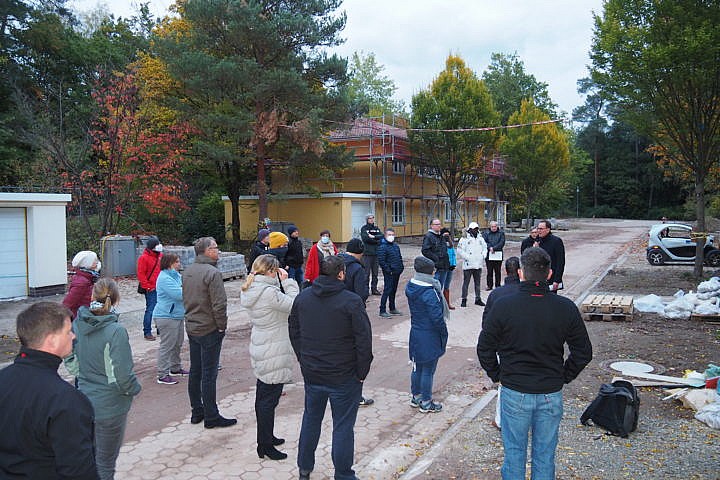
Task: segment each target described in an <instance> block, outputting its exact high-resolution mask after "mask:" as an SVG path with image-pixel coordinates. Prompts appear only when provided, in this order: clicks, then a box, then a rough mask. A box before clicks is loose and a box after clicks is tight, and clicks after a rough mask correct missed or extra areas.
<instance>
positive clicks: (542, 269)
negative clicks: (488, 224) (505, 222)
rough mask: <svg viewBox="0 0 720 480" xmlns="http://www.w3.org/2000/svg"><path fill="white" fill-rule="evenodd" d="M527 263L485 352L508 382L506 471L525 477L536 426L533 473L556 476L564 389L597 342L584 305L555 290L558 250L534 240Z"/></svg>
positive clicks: (494, 320) (481, 343)
mask: <svg viewBox="0 0 720 480" xmlns="http://www.w3.org/2000/svg"><path fill="white" fill-rule="evenodd" d="M520 264H521V267H520V271H519V273H520V280H521V283H520V291H519V292H517V293H515V294H513V295H509V296H506V297H503V298H501V299H499V300H498V301H497V302H495V304H494V305H493V306H492V309H491V310H490V313H489V314H488V318H487V319H486V322H485V323H484V325H483V329H482V331H481V332H480V337H479V339H478V345H477V354H478V359H479V360H480V364H481V365H482V367H483V369H485V371H486V372H487V374H488V376H489V377H490V379H491V380H492V381H493V382H498V381H499V382H501V383H502V402H500V409H501V427H502V438H503V446H504V448H505V460H504V462H503V466H502V470H501V473H502V478H503V479H505V480H508V479H518V478H525V462H526V460H527V446H528V434H529V432H530V431H532V439H533V446H532V478H555V450H556V449H557V442H558V429H559V427H560V420H561V419H562V413H563V395H562V389H563V386H564V385H565V384H566V383H570V382H571V381H573V380H574V379H575V377H577V376H578V374H579V373H580V372H581V371H582V370H583V368H585V366H586V365H587V364H588V363H589V362H590V360H592V344H591V343H590V338H589V337H588V333H587V330H586V329H585V324H584V323H583V320H582V318H581V317H580V311H579V310H578V308H577V306H575V304H574V303H573V302H572V300H570V299H568V298H565V297H561V296H559V295H554V294H552V293H550V292H549V291H548V279H550V278H551V275H552V271H551V270H550V256H549V255H548V254H547V253H546V252H545V251H544V250H543V249H541V248H539V247H531V248H528V249H527V250H525V253H523V254H522V257H521V259H520ZM566 344H567V346H568V350H569V352H570V353H569V355H568V356H567V358H565V345H566ZM498 358H499V361H498Z"/></svg>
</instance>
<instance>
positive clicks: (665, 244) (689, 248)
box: [646, 223, 720, 267]
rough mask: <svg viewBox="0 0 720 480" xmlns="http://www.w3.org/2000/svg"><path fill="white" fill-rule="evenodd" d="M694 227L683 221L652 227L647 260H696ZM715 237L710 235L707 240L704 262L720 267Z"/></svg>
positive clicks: (686, 261) (649, 235) (658, 263)
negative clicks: (684, 223)
mask: <svg viewBox="0 0 720 480" xmlns="http://www.w3.org/2000/svg"><path fill="white" fill-rule="evenodd" d="M691 234H692V227H689V226H687V225H683V224H681V223H661V224H659V225H653V226H652V227H650V232H649V233H648V237H649V238H648V246H647V255H646V258H647V261H648V263H650V265H664V264H666V263H693V262H695V239H694V238H693V237H692V235H691ZM714 240H715V237H714V236H713V235H708V237H707V239H706V240H705V255H704V263H705V265H709V266H711V267H720V250H718V249H717V248H715V247H714V246H713V245H714V244H713V242H714Z"/></svg>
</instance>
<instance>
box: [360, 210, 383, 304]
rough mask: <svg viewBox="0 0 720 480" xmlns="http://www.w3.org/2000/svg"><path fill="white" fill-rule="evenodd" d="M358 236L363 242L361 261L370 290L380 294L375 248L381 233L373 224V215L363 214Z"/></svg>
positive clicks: (381, 237) (378, 243) (381, 235)
mask: <svg viewBox="0 0 720 480" xmlns="http://www.w3.org/2000/svg"><path fill="white" fill-rule="evenodd" d="M360 238H361V239H362V242H363V247H365V250H364V251H363V262H364V264H365V275H367V277H368V278H369V279H370V286H371V292H372V294H373V295H381V293H380V292H379V291H378V288H377V285H378V258H377V248H378V245H380V240H382V239H383V233H382V232H381V231H380V229H379V228H378V227H377V226H376V225H375V215H374V214H372V213H368V214H367V215H366V216H365V225H363V226H362V228H361V229H360Z"/></svg>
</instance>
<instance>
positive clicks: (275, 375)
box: [240, 254, 300, 460]
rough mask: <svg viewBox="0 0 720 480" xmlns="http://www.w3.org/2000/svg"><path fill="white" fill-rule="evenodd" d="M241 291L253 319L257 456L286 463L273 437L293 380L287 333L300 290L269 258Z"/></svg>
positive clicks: (258, 263) (262, 258) (259, 260)
mask: <svg viewBox="0 0 720 480" xmlns="http://www.w3.org/2000/svg"><path fill="white" fill-rule="evenodd" d="M242 291H243V294H242V296H241V299H240V304H241V305H242V306H243V307H244V308H245V309H246V310H247V312H248V314H249V315H250V318H251V319H252V332H251V333H250V360H251V363H252V367H253V372H254V373H255V376H256V377H257V389H256V391H255V418H256V420H257V443H258V446H257V453H258V456H259V457H260V458H264V457H265V456H267V457H268V458H270V459H271V460H283V459H285V458H287V454H286V453H283V452H280V451H278V450H277V449H276V448H275V447H276V446H278V445H282V444H283V443H284V442H285V440H284V439H282V438H277V437H275V435H274V434H273V429H274V426H275V408H276V407H277V405H278V402H279V400H280V395H281V394H282V391H283V385H284V384H285V383H289V382H290V381H291V380H292V372H293V368H294V366H295V362H296V360H295V353H294V351H293V348H292V344H291V343H290V336H289V333H288V316H289V315H290V310H291V309H292V305H293V300H294V299H295V297H296V296H297V294H298V292H299V291H300V289H299V286H298V284H297V282H296V281H295V280H293V279H290V278H288V274H287V272H286V271H285V270H284V269H282V268H280V264H279V262H278V259H277V258H276V257H275V256H273V255H267V254H266V255H260V256H259V257H257V258H256V259H255V261H254V262H253V264H252V267H251V273H250V274H249V275H248V279H247V281H246V282H245V284H244V285H243V286H242Z"/></svg>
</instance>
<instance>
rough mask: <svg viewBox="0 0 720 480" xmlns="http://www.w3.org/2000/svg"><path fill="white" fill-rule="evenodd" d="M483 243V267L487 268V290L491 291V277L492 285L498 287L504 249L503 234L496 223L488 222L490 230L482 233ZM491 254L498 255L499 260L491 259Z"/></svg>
mask: <svg viewBox="0 0 720 480" xmlns="http://www.w3.org/2000/svg"><path fill="white" fill-rule="evenodd" d="M483 238H484V239H485V243H487V249H488V250H487V251H488V253H487V255H488V256H487V258H486V259H485V266H486V267H487V278H486V281H487V289H488V290H492V289H493V277H494V279H495V283H494V285H495V286H496V287H499V286H500V270H501V267H502V250H503V248H504V247H505V232H503V231H502V230H500V227H499V226H498V223H497V222H496V221H494V220H493V221H492V222H490V228H489V230H488V231H487V232H485V233H483ZM493 254H495V255H497V254H499V256H500V258H499V259H492V257H493Z"/></svg>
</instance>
